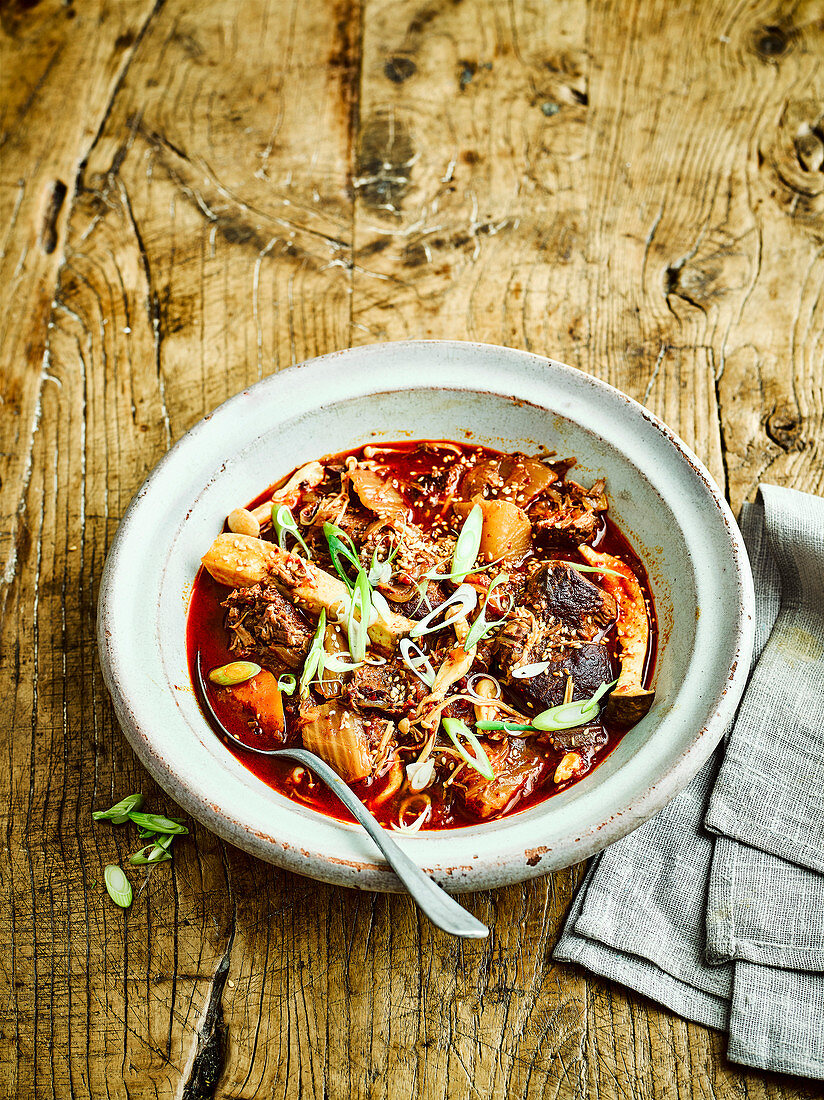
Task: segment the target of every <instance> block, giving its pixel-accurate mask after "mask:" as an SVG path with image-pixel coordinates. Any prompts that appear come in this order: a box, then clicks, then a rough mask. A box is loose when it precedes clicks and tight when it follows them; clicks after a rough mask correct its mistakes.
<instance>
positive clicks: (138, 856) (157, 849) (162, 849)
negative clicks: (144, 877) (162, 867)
mask: <svg viewBox="0 0 824 1100" xmlns="http://www.w3.org/2000/svg"><path fill="white" fill-rule="evenodd" d="M173 840H174V836H173V835H172V834H168V835H166V836H156V837H155V839H154V840H153V841H152V843H151V844H147V845H146V846H145V847H144V848H141V849H140V851H139V852H135V853H134V855H131V856H129V863H131V864H132V866H133V867H142V866H144V865H145V864H147V863H163V861H164V860H167V859H171V858H172V857H171V854H170V853H169V848H170V847H171V844H172V841H173ZM147 852H148V855H147V854H146V853H147Z"/></svg>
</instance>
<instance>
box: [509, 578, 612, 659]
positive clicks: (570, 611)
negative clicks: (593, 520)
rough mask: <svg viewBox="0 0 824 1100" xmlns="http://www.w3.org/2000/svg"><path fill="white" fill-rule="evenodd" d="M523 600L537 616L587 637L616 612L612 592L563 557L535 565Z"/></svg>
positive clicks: (606, 623)
mask: <svg viewBox="0 0 824 1100" xmlns="http://www.w3.org/2000/svg"><path fill="white" fill-rule="evenodd" d="M523 600H524V603H525V604H526V606H527V607H528V608H529V609H530V610H531V611H533V612H534V613H535V615H536V616H537V617H539V618H542V619H544V620H547V619H550V618H551V619H555V620H557V621H559V622H561V623H563V624H564V626H565V627H567V628H568V630H570V631H573V632H574V633H575V635H576V636H577V637H580V638H584V639H586V640H587V641H589V640H590V639H591V638H594V637H595V635H596V634H597V633H598V632H599V631H600V630H601V629H602V628H603V627H605V626H608V625H609V624H610V623H611V622H613V621H614V620H615V617H616V615H617V613H618V607H617V604H616V602H615V599H614V597H613V596H610V595H608V594H607V593H606V592H603V591H602V590H601V589H600V588H599V587H598V586H597V585H596V584H593V583H592V581H590V580H588V579H587V577H585V576H584V575H583V574H582V573H580V572H579V571H578V570H577V569H574V568H573V567H572V566H571V565H570V564H569V562H565V561H551V562H547V563H546V564H543V565H540V566H539V567H538V568H537V569H535V570H534V571H533V572H532V574H531V577H530V580H529V583H528V584H527V587H526V591H525V592H524V595H523Z"/></svg>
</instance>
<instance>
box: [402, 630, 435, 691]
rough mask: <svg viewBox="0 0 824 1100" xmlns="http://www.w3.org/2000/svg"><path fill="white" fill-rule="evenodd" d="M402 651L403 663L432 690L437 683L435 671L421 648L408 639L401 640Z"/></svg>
mask: <svg viewBox="0 0 824 1100" xmlns="http://www.w3.org/2000/svg"><path fill="white" fill-rule="evenodd" d="M400 651H401V657H402V659H403V663H404V664H405V665H406V667H407V668H408V669H409V671H410V672H414V673H415V675H416V676H417V677H418V679H419V680H420V681H421V682H422V683H424V684H426V686H427V687H428V688H431V687H432V685H433V684H434V683H435V670H434V668H433V667H432V662H431V661H430V660H429V658H428V657H427V656H426V654H425V653H424V651H423V650H422V649H421V648H420V646H418V645H416V644H415V643H414V642H411V641H410V640H409V639H408V638H401V642H400Z"/></svg>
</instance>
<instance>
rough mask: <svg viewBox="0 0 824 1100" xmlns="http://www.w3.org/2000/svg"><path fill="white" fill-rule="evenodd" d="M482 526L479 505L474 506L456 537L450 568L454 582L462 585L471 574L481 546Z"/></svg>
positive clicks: (482, 518) (481, 509) (481, 514)
mask: <svg viewBox="0 0 824 1100" xmlns="http://www.w3.org/2000/svg"><path fill="white" fill-rule="evenodd" d="M483 525H484V513H483V508H481V506H480V504H474V505H473V506H472V511H471V512H470V513H469V515H468V516H467V517H466V519H465V520H464V524H463V527H462V528H461V533H460V534H459V535H458V541H457V542H456V543H455V550H454V553H453V554H452V568H451V570H450V572H451V573H453V574H454V576H455V580H457V581H458V582H459V583H461V584H463V582H464V580H465V579H466V574H467V573H471V572H472V567H473V566H474V564H475V559H476V558H477V557H478V550H479V549H480V546H481V529H482V528H483Z"/></svg>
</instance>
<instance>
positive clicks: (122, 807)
mask: <svg viewBox="0 0 824 1100" xmlns="http://www.w3.org/2000/svg"><path fill="white" fill-rule="evenodd" d="M142 805H143V795H142V794H129V795H127V796H126V797H125V798H122V799H121V800H120V801H119V802H116V803H115V804H114V806H111V807H109V809H108V810H95V811H94V813H93V814H92V819H93V820H94V821H111V823H112V825H123V824H124V823H125V822H127V821H128V820H129V814H130V813H132V811H133V810H139V809H140V807H141V806H142Z"/></svg>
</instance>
